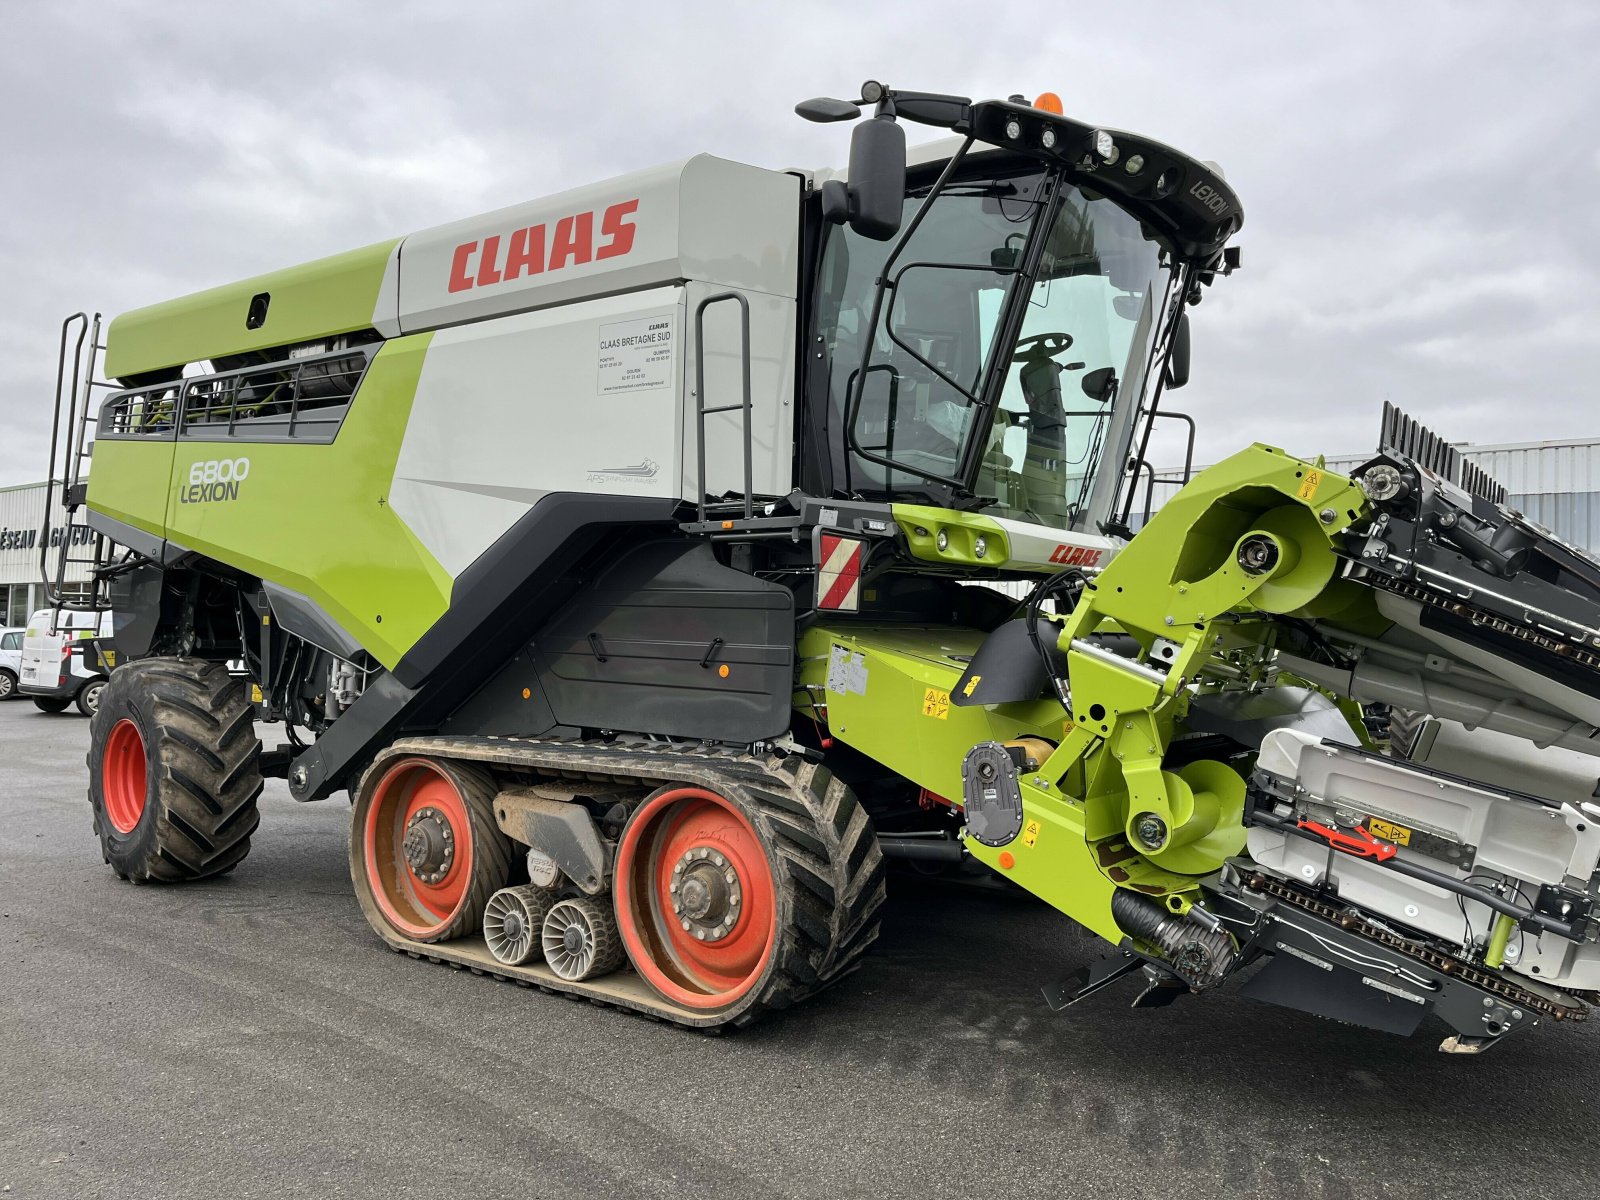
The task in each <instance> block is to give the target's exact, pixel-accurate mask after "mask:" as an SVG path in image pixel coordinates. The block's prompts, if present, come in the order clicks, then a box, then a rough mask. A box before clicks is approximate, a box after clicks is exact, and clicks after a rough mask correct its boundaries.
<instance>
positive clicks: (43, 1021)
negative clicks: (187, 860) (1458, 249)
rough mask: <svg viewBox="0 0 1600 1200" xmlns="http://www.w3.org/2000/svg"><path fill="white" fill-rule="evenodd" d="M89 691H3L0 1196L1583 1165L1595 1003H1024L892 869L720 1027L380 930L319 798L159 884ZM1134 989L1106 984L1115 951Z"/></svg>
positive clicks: (390, 1191)
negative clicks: (97, 728)
mask: <svg viewBox="0 0 1600 1200" xmlns="http://www.w3.org/2000/svg"><path fill="white" fill-rule="evenodd" d="M87 734H88V722H87V721H86V720H84V719H83V718H81V717H79V716H77V715H76V714H69V715H61V716H46V715H44V714H42V713H39V712H37V711H36V710H35V709H34V707H33V706H32V705H31V704H28V703H26V702H25V701H23V702H11V703H7V704H4V705H0V864H3V867H4V870H3V872H0V952H3V960H4V972H5V975H4V980H5V982H4V986H3V987H0V1072H3V1078H4V1080H5V1084H6V1094H7V1106H6V1107H7V1113H6V1118H5V1120H4V1122H0V1187H3V1188H4V1189H5V1192H4V1194H5V1195H6V1196H7V1198H8V1200H9V1197H90V1196H104V1197H141V1198H149V1197H162V1196H179V1195H182V1196H195V1195H218V1196H230V1197H231V1196H239V1197H247V1196H274V1197H283V1196H367V1195H374V1196H376V1195H385V1196H446V1195H461V1196H513V1195H515V1196H530V1197H533V1196H573V1197H576V1196H605V1197H613V1196H615V1197H631V1196H670V1197H674V1198H681V1197H694V1198H695V1200H711V1198H713V1197H723V1196H727V1197H752V1196H768V1195H771V1196H796V1197H801V1196H804V1197H811V1196H819V1197H820V1196H832V1197H854V1196H871V1197H877V1198H881V1197H892V1196H919V1197H926V1196H944V1195H952V1196H954V1195H961V1196H978V1195H994V1196H1005V1197H1014V1196H1093V1195H1111V1194H1120V1195H1132V1196H1139V1197H1166V1196H1172V1197H1186V1198H1191V1200H1192V1198H1194V1197H1204V1196H1230V1197H1237V1196H1311V1197H1329V1198H1331V1197H1365V1196H1441V1195H1471V1196H1482V1197H1491V1196H1496V1197H1498V1196H1505V1197H1519V1198H1531V1197H1541V1196H1552V1197H1555V1196H1559V1197H1563V1198H1564V1200H1571V1198H1574V1197H1583V1196H1592V1195H1595V1194H1596V1192H1597V1188H1600V1184H1597V1182H1596V1180H1597V1178H1600V1147H1597V1146H1596V1145H1595V1141H1594V1139H1593V1138H1592V1137H1591V1136H1590V1134H1589V1130H1590V1128H1591V1122H1592V1120H1593V1118H1594V1114H1595V1101H1594V1096H1595V1090H1596V1087H1595V1085H1596V1082H1597V1080H1600V1027H1596V1028H1592V1029H1591V1028H1583V1027H1550V1026H1545V1027H1542V1028H1540V1029H1538V1030H1536V1031H1535V1032H1533V1033H1532V1034H1531V1035H1529V1036H1527V1037H1525V1038H1521V1039H1519V1040H1513V1041H1510V1042H1508V1043H1506V1044H1505V1045H1504V1046H1502V1047H1501V1048H1499V1049H1498V1050H1496V1051H1494V1052H1493V1053H1492V1054H1490V1055H1487V1056H1484V1057H1481V1058H1477V1059H1471V1058H1465V1059H1464V1058H1457V1057H1452V1056H1446V1055H1441V1054H1438V1053H1437V1052H1436V1050H1435V1046H1436V1045H1437V1040H1438V1036H1437V1034H1436V1032H1435V1031H1434V1030H1433V1028H1432V1027H1431V1026H1430V1027H1425V1032H1424V1034H1421V1035H1419V1036H1418V1037H1416V1038H1414V1039H1410V1040H1397V1039H1394V1038H1389V1037H1385V1036H1382V1035H1377V1034H1368V1033H1365V1032H1362V1031H1360V1030H1355V1029H1350V1028H1346V1027H1344V1026H1340V1025H1337V1024H1333V1023H1331V1022H1326V1021H1320V1020H1317V1019H1315V1018H1312V1017H1308V1016H1303V1015H1300V1014H1296V1013H1290V1012H1285V1011H1281V1010H1278V1009H1273V1008H1267V1007H1263V1006H1260V1005H1257V1004H1253V1003H1251V1002H1249V1001H1246V1000H1243V999H1239V998H1237V997H1234V996H1231V995H1226V994H1225V995H1219V996H1210V997H1205V998H1202V999H1198V1000H1188V1001H1184V1002H1180V1003H1179V1004H1178V1005H1176V1006H1174V1007H1173V1008H1170V1009H1166V1010H1156V1011H1150V1012H1145V1011H1139V1012H1135V1011H1130V1010H1128V1009H1126V1008H1124V1007H1123V1005H1124V1004H1125V1003H1126V1001H1127V1000H1128V999H1129V998H1131V991H1117V992H1115V993H1114V994H1102V995H1101V996H1099V997H1097V998H1095V999H1092V1000H1091V1001H1089V1002H1087V1003H1086V1004H1085V1005H1082V1006H1079V1007H1078V1008H1076V1009H1074V1010H1071V1011H1070V1012H1068V1013H1066V1014H1061V1015H1053V1014H1051V1013H1050V1011H1049V1010H1048V1009H1047V1008H1046V1007H1045V1006H1044V1003H1043V1001H1042V1000H1041V999H1040V996H1039V988H1040V986H1041V985H1043V984H1045V983H1048V982H1051V981H1053V980H1054V979H1056V978H1058V977H1060V976H1061V975H1063V974H1066V973H1068V972H1070V971H1071V970H1073V969H1074V968H1075V967H1077V966H1078V965H1080V964H1081V963H1082V962H1084V961H1085V960H1086V959H1087V958H1088V957H1089V956H1091V955H1094V954H1097V953H1098V949H1097V947H1096V944H1095V943H1094V942H1093V941H1091V940H1090V939H1089V938H1088V937H1086V936H1080V935H1078V934H1076V933H1074V932H1073V931H1072V930H1071V928H1070V927H1069V926H1068V924H1067V922H1066V921H1065V920H1064V919H1061V918H1058V917H1056V916H1054V915H1053V914H1052V913H1051V912H1050V911H1048V910H1046V909H1045V908H1043V907H1042V906H1040V905H1038V904H1037V903H1034V902H1031V901H1026V900H1021V899H1014V898H1011V897H1007V896H1001V895H991V894H986V893H981V892H974V891H972V890H970V889H952V888H948V887H938V886H929V885H916V884H910V883H902V882H899V881H895V883H894V884H892V886H891V895H890V902H889V905H888V909H887V914H886V919H885V922H884V931H883V936H882V938H881V940H880V942H879V944H878V947H877V949H876V951H875V953H873V954H872V955H870V956H869V958H868V960H867V964H866V966H865V968H864V969H863V970H861V971H860V972H858V973H857V974H855V975H854V976H852V977H850V978H849V979H848V980H846V981H845V982H844V983H843V984H841V985H840V986H838V987H836V988H835V989H833V990H832V991H830V992H829V993H827V994H825V995H823V996H822V997H820V998H818V999H817V1000H814V1001H813V1002H811V1003H809V1004H807V1005H805V1006H804V1007H802V1008H800V1009H797V1010H795V1011H793V1012H791V1013H789V1014H786V1015H783V1016H780V1017H778V1018H776V1019H772V1020H769V1021H767V1022H766V1023H764V1024H762V1025H759V1026H757V1027H755V1028H753V1029H750V1030H746V1031H743V1032H740V1033H738V1034H734V1035H729V1036H725V1037H720V1038H712V1037H706V1036H703V1035H699V1034H695V1033H690V1032H686V1031H683V1030H680V1029H676V1028H673V1027H670V1026H666V1025H660V1024H653V1023H651V1022H649V1021H646V1020H643V1019H640V1018H638V1017H634V1016H629V1015H625V1014H622V1013H618V1012H614V1011H611V1010H605V1009H599V1008H595V1007H591V1006H590V1005H588V1004H586V1003H582V1002H572V1001H569V1000H564V999H561V998H557V997H552V996H547V995H543V994H541V993H538V992H530V991H523V990H520V989H518V988H515V987H511V986H508V985H505V984H500V983H496V982H493V981H491V980H488V979H484V978H479V977H476V976H473V975H471V974H469V973H464V972H463V973H457V972H453V971H450V970H447V969H444V968H442V967H439V966H435V965H432V964H427V963H419V962H414V961H412V960H410V959H407V958H404V957H401V956H398V955H395V954H392V953H389V952H388V951H387V950H385V949H384V948H383V946H382V944H381V943H380V942H379V941H378V939H377V938H376V937H375V936H374V935H372V934H371V933H370V932H369V930H368V929H367V927H366V924H365V922H364V921H363V919H362V917H361V914H360V913H359V911H358V910H357V908H356V904H355V901H354V898H353V896H352V893H351V888H350V881H349V877H348V875H347V873H346V867H345V856H344V841H345V824H346V821H347V818H348V806H347V805H346V804H345V802H344V800H343V799H342V798H341V799H337V800H332V801H327V802H324V803H321V804H316V805H307V806H302V805H297V804H295V803H294V802H293V801H291V800H290V799H289V798H288V795H287V792H286V790H285V789H284V788H283V786H282V785H281V784H277V783H274V784H272V785H270V786H269V787H268V790H267V794H266V797H265V798H264V799H263V802H262V823H261V829H260V831H259V833H258V834H257V835H256V840H255V848H254V850H253V851H252V853H251V855H250V858H249V859H248V860H247V861H246V862H245V863H244V864H243V866H241V867H240V868H239V869H238V870H237V871H236V872H234V873H233V874H232V875H230V876H227V877H226V878H224V879H222V880H219V881H215V882H211V883H207V884H202V885H195V886H190V887H187V888H160V887H134V886H131V885H129V884H126V883H122V882H120V881H118V880H117V879H116V878H115V877H114V876H113V875H112V874H111V872H110V871H109V870H107V869H106V868H105V867H104V866H103V865H102V864H101V862H100V856H99V853H98V847H97V844H96V842H95V839H94V837H93V835H92V833H91V831H90V822H89V809H88V806H87V804H86V803H85V800H84V767H83V753H84V749H85V743H86V740H87ZM1129 986H1130V988H1131V985H1129Z"/></svg>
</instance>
